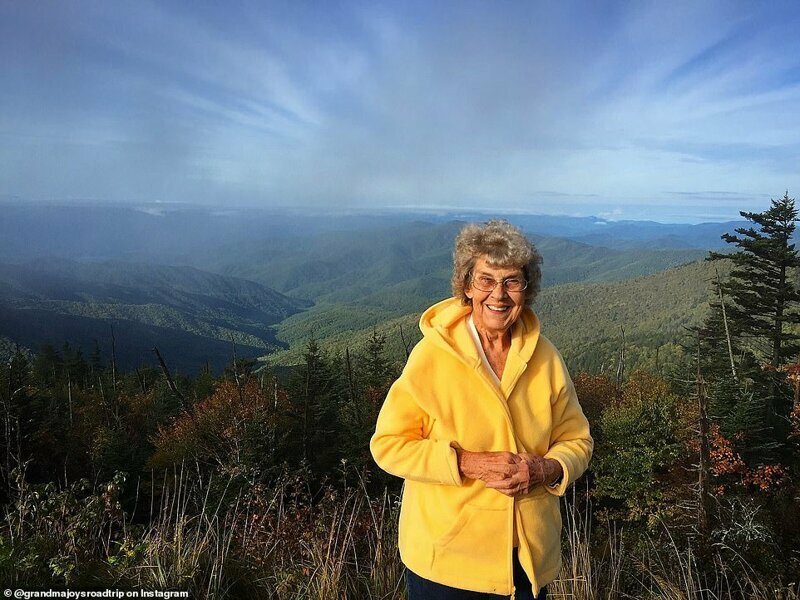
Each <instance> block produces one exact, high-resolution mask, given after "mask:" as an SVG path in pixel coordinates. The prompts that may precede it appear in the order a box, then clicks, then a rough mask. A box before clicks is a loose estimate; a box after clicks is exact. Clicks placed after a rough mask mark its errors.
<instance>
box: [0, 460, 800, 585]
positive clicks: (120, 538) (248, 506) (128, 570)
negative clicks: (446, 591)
mask: <svg viewBox="0 0 800 600" xmlns="http://www.w3.org/2000/svg"><path fill="white" fill-rule="evenodd" d="M306 481H307V479H306V476H305V474H304V473H303V472H299V473H288V472H284V473H282V474H280V475H279V476H277V477H276V478H275V480H274V481H273V482H272V483H271V484H270V485H269V486H266V485H263V484H246V483H243V482H242V481H241V480H238V479H237V478H236V477H235V476H230V477H229V478H228V479H226V480H225V481H220V480H219V477H217V479H216V480H215V479H214V478H213V477H211V476H208V477H204V476H202V475H201V473H200V471H199V469H197V468H192V469H190V468H189V467H187V466H186V465H184V466H182V467H180V468H176V469H175V470H174V471H173V472H169V473H164V474H162V476H161V486H160V492H159V493H158V495H157V497H156V493H155V492H153V493H152V495H151V497H150V505H151V518H150V520H149V522H148V523H147V524H146V525H142V524H134V519H133V516H132V515H131V516H128V515H124V514H121V513H120V512H119V511H118V506H117V504H116V498H115V494H117V493H118V492H119V490H118V489H117V488H114V487H113V486H108V485H104V486H100V487H98V488H97V489H95V490H94V491H92V493H89V494H88V495H86V494H84V495H83V496H81V494H82V493H83V492H85V491H86V486H85V484H84V485H83V487H80V488H78V487H75V488H69V489H65V490H60V491H57V490H55V489H54V487H52V485H51V487H49V488H47V489H45V488H36V487H35V486H23V487H21V488H20V489H19V490H17V492H18V496H17V498H16V500H15V502H14V503H13V504H11V505H9V506H7V510H6V514H5V519H4V521H3V523H2V538H0V540H1V541H2V546H0V577H2V579H3V580H4V581H3V583H4V584H6V585H10V584H12V583H16V584H18V585H19V586H20V587H24V585H29V586H32V585H37V584H38V585H43V584H48V585H51V586H53V587H58V586H71V587H73V588H75V587H81V586H94V587H96V586H97V585H113V586H114V587H117V588H120V589H125V588H128V587H130V588H144V589H173V590H188V591H189V592H190V593H191V595H192V597H193V598H214V599H238V598H253V599H255V600H260V599H273V598H274V599H280V600H283V599H287V600H288V599H291V600H295V599H296V600H300V599H312V600H329V599H337V598H343V599H349V598H353V599H359V600H360V599H370V600H372V599H376V600H377V599H382V600H393V599H402V598H405V589H404V585H403V570H404V568H403V565H402V563H401V562H400V559H399V556H398V552H397V517H398V512H399V501H398V498H397V497H396V496H393V495H391V494H389V493H384V494H382V495H380V496H378V497H375V496H373V495H371V494H370V493H368V491H367V486H366V485H365V482H364V481H363V479H361V478H360V477H358V476H356V477H355V478H353V477H351V482H350V483H347V484H341V485H338V486H336V485H328V486H325V487H324V488H323V490H322V491H321V492H320V493H318V494H313V493H312V492H311V490H310V489H309V488H308V485H307V483H306ZM142 503H144V504H146V502H145V501H143V500H142ZM593 515H594V512H593V510H592V501H591V496H590V494H589V492H588V490H586V489H585V488H584V489H583V491H582V492H581V493H579V492H578V488H577V487H573V490H572V494H571V495H570V497H569V498H567V499H565V501H564V503H563V517H564V537H563V563H564V566H563V569H562V571H561V573H560V575H559V577H558V579H556V581H554V582H552V583H551V584H550V585H549V586H548V590H549V594H550V597H551V598H570V599H576V600H611V599H615V598H623V599H628V598H653V599H655V598H666V599H674V600H684V599H685V600H695V599H697V600H699V599H704V600H705V599H709V600H711V599H714V600H716V599H720V600H722V599H728V598H731V599H733V598H754V599H756V600H767V599H769V600H772V599H776V598H779V599H781V600H797V599H798V595H797V592H796V590H794V589H793V588H789V587H785V586H781V585H780V584H779V583H777V584H776V583H775V582H772V581H761V580H760V579H759V577H758V575H757V574H756V573H755V571H754V570H753V569H752V568H750V567H749V565H748V564H747V562H746V561H745V560H744V559H741V558H739V559H736V558H733V559H731V553H730V552H729V550H730V548H721V547H718V548H715V549H714V550H713V554H712V556H711V557H710V558H708V559H706V561H705V562H704V561H700V560H698V558H697V556H696V555H695V554H694V552H693V550H692V547H691V545H690V543H689V541H687V540H685V539H683V538H682V537H680V536H678V535H676V534H675V531H674V529H673V528H671V527H670V525H669V524H665V523H662V524H661V525H660V527H661V530H662V534H661V535H659V536H658V537H656V536H655V535H653V534H652V533H650V534H644V535H640V536H635V535H632V533H633V532H631V531H627V530H626V528H625V526H622V525H618V524H616V523H615V522H614V521H613V520H610V519H605V520H604V521H602V522H600V523H595V522H594V521H593V519H594V516H593ZM87 519H88V520H89V521H88V522H87ZM92 519H94V522H92V521H91V520H92ZM81 527H85V528H86V529H85V530H84V529H81ZM703 564H706V565H710V567H709V566H706V567H704V566H703Z"/></svg>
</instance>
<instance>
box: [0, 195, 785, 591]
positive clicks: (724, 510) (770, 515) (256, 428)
mask: <svg viewBox="0 0 800 600" xmlns="http://www.w3.org/2000/svg"><path fill="white" fill-rule="evenodd" d="M784 200H785V201H784V202H783V203H782V204H781V202H780V201H778V202H776V203H775V206H774V207H773V208H774V209H775V210H774V212H773V213H770V214H769V215H767V216H768V217H769V218H774V219H775V222H776V223H777V224H778V225H780V223H781V222H783V223H786V226H785V227H783V228H781V227H778V226H775V227H773V228H772V229H771V230H770V229H766V228H765V229H763V230H764V231H766V232H767V233H769V235H765V236H764V238H765V239H759V241H758V244H756V246H754V247H753V249H752V251H750V250H748V249H747V248H746V247H745V245H742V252H743V253H744V254H743V255H742V256H741V257H740V258H737V259H735V260H737V261H738V263H737V264H738V265H739V269H738V273H733V274H732V275H731V277H730V279H729V280H727V281H724V282H723V281H719V282H718V286H717V288H716V289H715V290H714V292H715V293H714V296H713V297H715V298H717V299H719V301H718V302H717V303H715V305H714V306H713V307H712V310H711V311H710V312H709V315H708V317H707V319H706V321H705V323H704V324H703V326H702V327H699V328H697V329H696V330H695V331H694V332H693V333H692V335H687V336H686V338H685V340H684V342H685V344H686V351H685V352H683V353H682V354H681V355H680V356H679V357H678V358H677V359H676V360H675V361H674V362H673V363H671V364H672V366H671V367H670V368H669V369H663V370H662V372H661V373H657V372H647V371H635V372H632V373H627V372H626V369H625V359H624V353H622V352H621V353H620V358H619V360H618V363H617V365H616V368H615V369H613V370H606V371H605V372H604V373H601V374H590V373H577V374H575V375H574V380H575V384H576V388H577V390H578V395H579V397H580V398H581V401H582V404H583V406H584V410H585V411H586V412H587V414H588V416H589V419H590V421H591V423H592V424H593V435H594V437H595V440H596V450H595V458H594V460H593V462H592V464H591V470H590V472H589V473H588V474H587V476H586V477H585V478H583V479H582V480H581V481H580V482H579V483H578V485H576V486H575V487H574V488H573V490H572V493H571V494H570V495H569V496H568V497H567V498H566V499H565V501H564V504H563V518H564V522H565V525H566V527H565V533H564V540H563V542H564V543H563V552H564V559H565V560H564V569H563V571H562V573H561V575H560V578H559V579H558V580H557V581H556V582H554V583H553V585H552V587H551V592H552V594H553V596H554V597H566V596H572V597H576V598H587V599H588V598H592V599H594V598H676V599H677V598H744V597H747V598H764V599H767V598H797V597H798V594H797V591H796V590H797V586H798V573H800V553H799V552H798V550H797V548H796V544H795V540H796V539H797V538H798V535H800V531H799V530H798V529H800V519H798V516H800V515H799V514H798V498H799V497H800V485H799V484H798V473H799V472H800V403H799V401H798V400H799V398H798V396H800V393H798V389H800V384H799V383H798V382H799V381H800V377H798V375H797V374H798V372H800V365H798V364H797V363H796V362H792V361H796V360H797V356H796V350H794V349H793V348H792V346H791V342H792V341H793V340H792V339H791V336H790V335H788V334H790V332H791V328H790V327H789V325H790V323H791V320H790V319H788V318H787V317H786V315H791V314H796V311H797V303H798V301H797V298H796V297H795V296H792V294H793V293H794V291H795V288H794V283H793V281H794V278H793V277H790V276H787V274H789V273H791V272H792V269H796V264H795V263H794V262H792V261H794V260H796V255H795V253H794V249H793V247H792V248H789V245H788V239H789V237H790V234H791V232H792V231H793V223H794V217H795V216H796V213H794V212H793V211H794V206H793V203H790V202H789V199H788V198H786V199H784ZM758 216H759V217H761V216H762V215H758ZM781 219H783V221H781ZM762 227H763V226H762ZM770 227H771V224H770ZM770 231H771V232H772V233H770ZM787 233H788V234H789V237H787V236H786V235H785V234H787ZM740 236H742V239H744V238H748V239H749V237H750V236H749V235H748V233H747V232H746V231H745V232H740ZM766 238H768V239H766ZM781 240H783V241H781ZM781 243H782V244H783V246H781ZM748 252H749V255H751V256H749V258H751V259H753V261H752V262H750V263H748V262H747V259H748ZM754 257H755V258H754ZM781 273H783V274H784V276H781ZM748 278H751V279H748ZM752 278H758V280H757V281H758V285H755V284H754V283H753V281H754V279H752ZM737 285H741V288H740V289H748V286H749V287H751V288H752V289H759V290H761V291H762V292H763V293H761V294H760V298H761V299H762V300H763V302H762V303H761V305H760V308H759V311H760V313H759V314H760V315H763V318H762V319H760V320H759V323H758V325H759V326H758V327H754V326H753V325H754V324H753V323H751V322H749V321H748V322H745V321H743V320H741V319H740V318H739V316H738V315H737V312H736V311H735V310H732V311H727V310H724V308H726V307H731V306H734V305H737V306H742V305H741V304H739V302H740V300H739V298H740V297H739V296H737V291H736V290H737ZM770 286H771V287H770ZM766 288H769V289H766ZM750 299H753V298H750ZM744 314H746V313H744ZM776 340H777V342H778V343H777V344H776ZM784 341H788V343H786V344H784ZM385 345H386V339H385V337H384V336H382V335H381V334H379V333H377V332H375V333H374V334H373V335H372V336H371V338H370V340H369V343H368V344H367V346H366V348H365V349H364V350H362V351H361V352H359V353H358V354H353V355H351V354H350V353H349V352H344V353H343V354H342V355H335V356H331V355H326V354H325V353H323V352H322V351H321V350H320V348H319V346H318V345H317V344H316V343H315V342H313V341H311V342H309V343H308V344H307V346H306V351H305V355H304V362H303V364H302V365H301V366H300V367H299V368H298V369H296V370H294V371H292V372H291V373H290V374H289V375H288V376H287V377H285V378H283V379H280V378H279V377H277V376H276V375H275V374H274V373H270V372H256V371H254V370H253V367H254V365H253V363H252V362H248V361H236V360H234V362H233V364H232V365H231V366H230V367H229V368H228V369H227V370H226V372H225V373H224V374H223V375H222V376H221V377H213V376H212V375H211V374H210V373H209V372H202V373H200V374H199V375H198V376H197V377H195V378H193V379H189V378H185V377H172V376H171V375H170V374H169V371H168V369H167V368H166V366H165V368H164V369H163V370H162V371H155V370H153V369H147V368H142V369H139V370H137V371H135V372H133V373H126V374H121V373H119V372H118V370H117V369H116V366H115V364H114V362H113V360H112V361H111V363H110V364H105V363H104V361H103V360H102V357H101V356H99V355H98V354H97V353H93V354H92V355H90V356H89V357H88V358H86V357H84V356H83V354H82V353H81V352H80V351H79V350H77V349H75V348H71V347H68V346H67V347H63V348H61V349H60V350H56V349H54V348H43V349H42V350H41V351H40V352H39V353H38V354H37V355H36V356H35V357H34V358H33V359H29V358H28V357H26V356H25V355H23V354H17V355H15V356H14V358H13V359H12V361H11V362H10V363H9V364H8V366H7V368H5V369H3V371H2V372H1V373H0V399H2V411H3V412H2V418H3V421H2V432H0V433H1V436H0V439H2V446H0V449H1V450H2V456H0V474H2V481H0V484H1V485H2V487H1V488H0V493H2V498H0V502H2V504H3V507H4V511H3V519H2V522H0V582H2V583H3V585H4V587H21V588H33V587H52V588H65V587H70V588H71V589H79V588H87V587H91V588H96V587H108V586H112V587H117V588H127V587H131V588H133V587H142V588H145V589H147V588H154V589H165V588H169V589H178V590H189V591H190V592H192V594H193V596H194V597H198V598H205V597H209V598H320V599H322V598H402V597H404V590H403V581H402V569H403V568H402V564H401V563H400V561H399V558H398V556H397V551H396V529H395V525H396V519H397V511H398V500H397V498H398V491H399V481H397V480H393V479H391V478H389V477H388V476H386V475H384V474H382V473H380V472H378V471H376V470H374V468H373V467H372V465H371V460H370V458H369V455H368V451H367V440H368V438H369V435H370V433H371V431H372V427H373V424H374V420H375V416H376V414H377V411H378V409H379V407H380V403H381V402H382V399H383V397H384V396H385V392H386V389H387V386H388V385H389V384H390V382H391V381H392V380H393V378H394V376H395V375H396V369H397V368H398V367H399V365H396V364H393V363H391V362H390V361H389V360H388V359H387V358H386V354H385ZM610 373H613V375H611V374H610Z"/></svg>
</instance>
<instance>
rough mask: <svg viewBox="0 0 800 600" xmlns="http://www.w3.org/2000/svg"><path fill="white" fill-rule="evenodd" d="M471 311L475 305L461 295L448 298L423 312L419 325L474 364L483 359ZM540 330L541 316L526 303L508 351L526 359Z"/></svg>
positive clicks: (423, 330) (435, 338)
mask: <svg viewBox="0 0 800 600" xmlns="http://www.w3.org/2000/svg"><path fill="white" fill-rule="evenodd" d="M471 312H472V306H471V305H469V304H466V305H465V304H462V302H461V299H460V298H448V299H447V300H442V301H441V302H437V303H436V304H434V305H433V306H431V307H430V308H429V309H427V310H426V311H425V312H424V313H422V317H421V318H420V320H419V328H420V329H421V330H422V335H423V336H425V337H426V338H428V339H430V341H431V342H432V343H434V344H436V345H437V346H439V347H441V348H443V349H445V350H447V351H448V352H451V353H453V354H455V355H456V356H458V357H459V358H460V359H461V360H463V361H465V362H467V363H468V364H473V365H474V364H477V363H480V362H481V359H480V357H479V355H478V351H477V349H476V348H475V344H474V343H473V341H472V338H471V337H470V334H469V330H468V328H467V317H468V316H469V314H470V313H471ZM539 332H540V325H539V318H538V317H537V316H536V314H535V313H534V312H533V311H532V310H531V309H530V308H529V307H527V306H526V307H524V308H523V309H522V313H521V314H520V317H519V319H517V321H516V322H515V323H514V325H513V326H512V329H511V349H510V350H509V353H513V354H515V355H516V357H517V358H519V359H520V360H522V361H523V362H525V363H527V362H528V360H530V358H531V356H533V352H534V350H536V344H537V343H538V341H539Z"/></svg>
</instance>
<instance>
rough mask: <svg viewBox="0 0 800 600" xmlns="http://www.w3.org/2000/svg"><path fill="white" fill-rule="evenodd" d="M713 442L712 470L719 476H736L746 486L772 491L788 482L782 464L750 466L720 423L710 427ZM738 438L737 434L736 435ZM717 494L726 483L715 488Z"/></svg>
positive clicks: (722, 491) (739, 482) (721, 491)
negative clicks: (720, 426)
mask: <svg viewBox="0 0 800 600" xmlns="http://www.w3.org/2000/svg"><path fill="white" fill-rule="evenodd" d="M709 433H710V436H709V437H710V442H711V472H712V473H713V474H714V475H715V476H717V477H725V476H736V478H737V480H736V483H738V484H739V485H742V486H744V487H749V488H756V489H758V490H759V491H761V492H772V491H774V490H776V489H777V488H779V487H781V486H783V485H785V484H786V483H788V480H789V479H788V473H787V471H786V468H785V467H783V466H782V465H779V464H776V465H759V466H758V467H755V468H750V467H748V466H747V465H746V464H745V462H744V461H743V460H742V457H741V456H739V453H738V452H736V450H735V449H734V445H733V442H732V441H731V440H729V439H728V438H726V437H725V436H724V435H722V433H721V432H720V430H719V425H716V424H713V425H711V429H710V432H709ZM734 440H736V436H734ZM714 490H715V493H716V494H717V495H720V494H723V493H724V492H725V490H726V486H725V484H719V485H717V486H716V487H715V488H714Z"/></svg>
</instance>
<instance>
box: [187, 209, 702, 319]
mask: <svg viewBox="0 0 800 600" xmlns="http://www.w3.org/2000/svg"><path fill="white" fill-rule="evenodd" d="M463 225H464V222H461V221H450V222H448V223H442V224H434V223H423V222H414V223H407V224H404V225H401V226H396V227H392V228H383V229H373V230H368V231H360V232H357V233H355V234H354V233H352V232H334V233H327V234H322V235H318V236H315V237H309V238H306V239H293V240H270V241H260V242H250V243H243V244H238V245H235V246H226V247H223V248H220V249H215V250H214V251H213V252H209V253H208V254H207V255H198V256H196V257H194V259H193V260H194V263H193V264H197V265H198V266H202V268H207V269H210V270H212V271H215V272H220V273H225V274H228V275H234V276H236V277H243V278H246V279H250V280H252V281H258V282H260V283H263V284H264V285H267V286H269V287H270V288H272V289H276V290H278V291H280V292H282V293H284V294H288V295H290V296H292V297H296V298H306V299H310V300H313V301H314V302H315V303H316V304H339V303H343V302H345V303H346V302H353V303H358V304H359V305H369V306H376V307H380V308H382V309H385V310H387V311H389V313H390V314H391V315H394V316H397V315H401V314H404V313H408V312H412V311H414V310H420V309H421V308H422V307H424V306H427V304H429V303H430V300H432V299H435V298H440V297H442V296H443V295H446V294H447V293H449V292H448V290H449V289H450V283H449V282H450V273H451V269H452V252H453V241H454V239H455V236H456V235H457V234H458V231H459V230H460V229H461V227H462V226H463ZM554 233H557V232H554ZM530 237H531V239H532V240H533V241H534V243H535V244H536V246H537V248H538V249H539V251H540V252H541V254H542V256H543V258H544V280H543V282H542V283H543V285H544V286H549V285H556V284H560V283H568V282H575V281H611V280H619V279H627V278H630V277H636V276H639V275H647V274H649V273H654V272H657V271H660V270H663V269H666V268H668V267H672V266H675V265H679V264H683V263H686V262H690V261H692V260H697V259H698V258H702V257H703V256H704V254H705V253H704V251H701V250H696V249H695V250H641V249H639V250H624V251H621V250H614V249H610V248H605V247H600V246H590V245H588V244H584V243H580V242H574V241H570V240H567V239H562V238H557V237H544V236H536V235H531V236H530Z"/></svg>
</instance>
